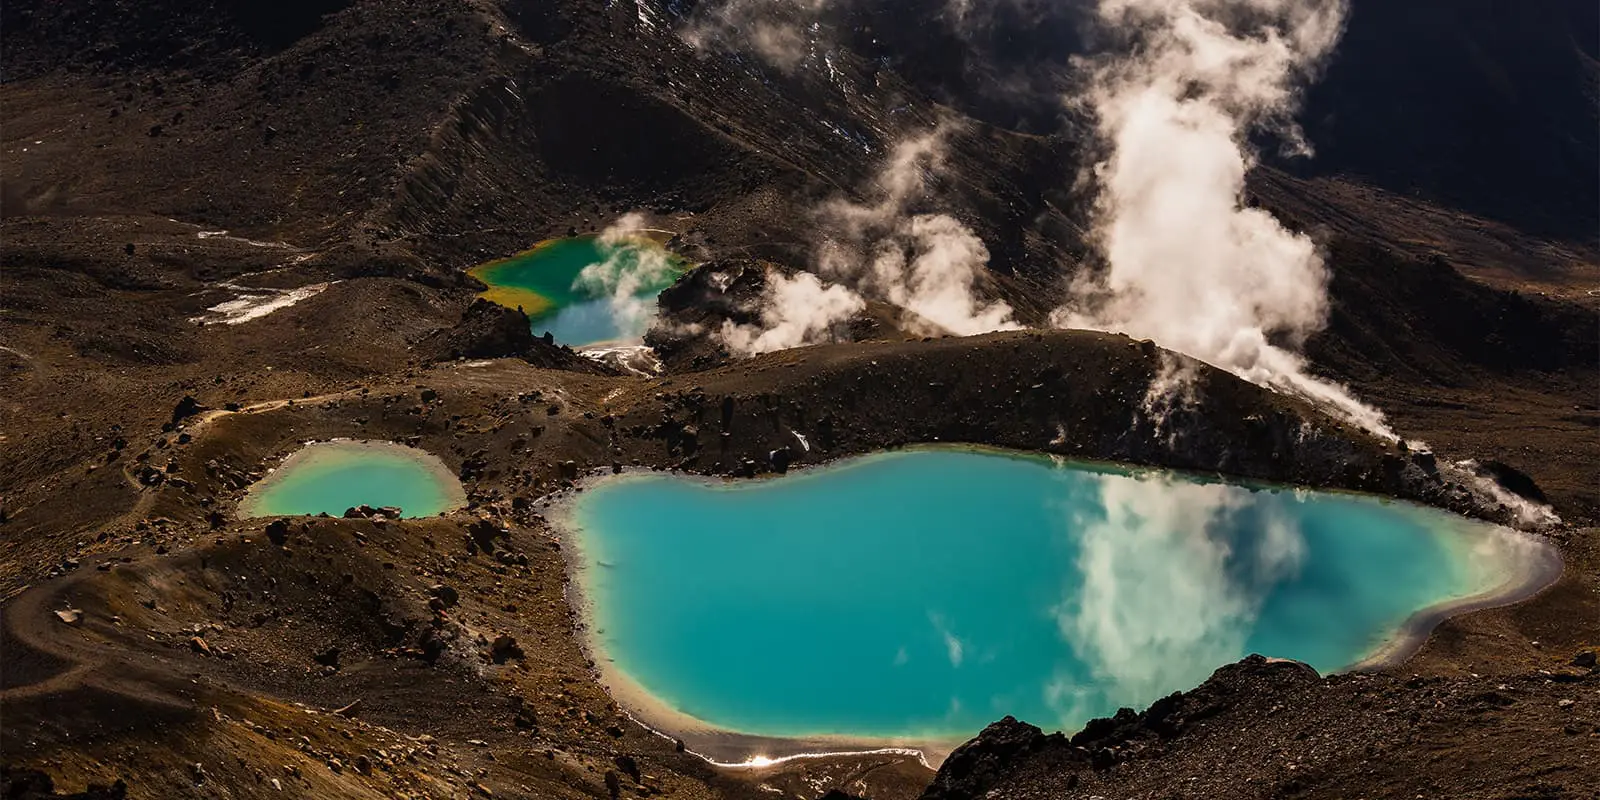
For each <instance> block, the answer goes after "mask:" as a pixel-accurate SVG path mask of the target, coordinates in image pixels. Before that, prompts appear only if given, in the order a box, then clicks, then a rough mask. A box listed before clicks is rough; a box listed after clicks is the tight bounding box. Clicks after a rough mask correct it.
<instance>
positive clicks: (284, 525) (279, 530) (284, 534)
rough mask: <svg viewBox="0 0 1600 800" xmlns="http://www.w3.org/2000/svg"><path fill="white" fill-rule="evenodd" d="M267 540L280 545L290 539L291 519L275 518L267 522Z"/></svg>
mask: <svg viewBox="0 0 1600 800" xmlns="http://www.w3.org/2000/svg"><path fill="white" fill-rule="evenodd" d="M266 534H267V540H268V541H270V542H272V543H273V544H275V545H278V546H279V547H282V546H283V543H284V542H287V541H288V540H289V520H286V519H275V520H273V521H271V522H269V523H267V529H266Z"/></svg>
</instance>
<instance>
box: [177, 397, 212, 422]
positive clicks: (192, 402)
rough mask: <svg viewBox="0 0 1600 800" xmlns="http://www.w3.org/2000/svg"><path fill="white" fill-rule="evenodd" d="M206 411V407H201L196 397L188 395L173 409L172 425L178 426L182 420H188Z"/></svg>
mask: <svg viewBox="0 0 1600 800" xmlns="http://www.w3.org/2000/svg"><path fill="white" fill-rule="evenodd" d="M205 410H206V407H205V406H203V405H200V401H198V400H196V399H194V395H190V394H186V395H184V396H183V399H182V400H179V401H178V404H177V405H176V406H173V408H172V424H173V425H176V424H178V422H179V421H180V420H184V419H188V418H189V417H192V416H194V415H196V414H198V413H200V412H202V411H205Z"/></svg>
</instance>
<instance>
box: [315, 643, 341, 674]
mask: <svg viewBox="0 0 1600 800" xmlns="http://www.w3.org/2000/svg"><path fill="white" fill-rule="evenodd" d="M311 660H312V661H315V662H317V663H318V664H321V665H322V666H324V667H332V668H334V669H338V668H339V648H338V647H337V646H332V647H329V648H328V649H326V650H323V651H322V652H320V653H316V654H314V655H312V656H311Z"/></svg>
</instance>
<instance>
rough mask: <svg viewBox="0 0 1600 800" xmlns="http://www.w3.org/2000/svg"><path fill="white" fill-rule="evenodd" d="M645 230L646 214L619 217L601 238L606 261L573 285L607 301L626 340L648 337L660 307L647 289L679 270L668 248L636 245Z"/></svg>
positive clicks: (587, 270)
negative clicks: (647, 292) (645, 335)
mask: <svg viewBox="0 0 1600 800" xmlns="http://www.w3.org/2000/svg"><path fill="white" fill-rule="evenodd" d="M645 230H646V228H645V218H644V215H642V214H637V213H635V214H625V215H623V216H621V217H619V218H617V221H615V222H613V223H611V224H610V225H608V226H606V228H605V230H603V231H601V232H600V235H599V237H598V241H599V245H600V252H602V253H604V254H605V260H604V261H600V262H597V263H594V264H590V265H588V266H586V267H584V268H583V271H581V272H579V273H578V277H577V278H576V279H575V280H574V281H573V283H572V286H573V288H574V289H580V290H583V291H586V292H588V293H590V294H591V295H595V296H598V297H604V298H606V300H607V311H608V313H610V315H611V318H612V321H613V322H614V323H615V324H616V329H617V330H618V331H619V332H620V333H621V336H620V338H622V339H637V338H639V337H641V336H643V335H644V332H645V331H646V330H647V329H648V328H649V327H650V322H651V320H653V319H654V318H655V313H656V306H655V298H653V297H650V296H648V294H645V293H644V291H643V290H644V289H646V288H647V287H650V286H663V285H666V284H667V283H670V282H671V279H672V277H673V276H674V275H675V274H676V271H677V270H676V267H675V266H674V265H673V263H672V259H671V256H670V255H669V254H668V253H667V251H666V250H665V249H664V248H660V247H640V246H636V245H638V244H639V240H640V237H641V236H642V235H643V233H644V231H645ZM642 294H643V295H644V296H641V295H642Z"/></svg>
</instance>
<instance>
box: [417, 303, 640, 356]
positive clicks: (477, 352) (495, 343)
mask: <svg viewBox="0 0 1600 800" xmlns="http://www.w3.org/2000/svg"><path fill="white" fill-rule="evenodd" d="M419 349H420V350H422V351H423V352H424V353H426V354H427V356H428V357H429V358H430V359H431V360H434V361H454V360H456V359H458V358H520V359H522V360H524V361H527V362H528V363H530V364H533V365H534V366H537V367H545V368H547V369H565V370H571V371H574V372H588V373H593V374H601V375H603V374H608V373H609V372H610V370H609V369H608V368H607V367H605V366H604V365H602V364H600V363H599V362H597V361H594V360H592V359H588V358H584V357H583V356H580V355H578V354H577V353H575V352H573V351H572V349H571V348H569V347H565V346H561V345H557V344H556V343H555V342H554V341H553V340H551V339H550V338H549V337H548V336H545V337H542V338H541V337H537V336H534V335H533V329H532V327H531V326H530V325H529V323H528V315H527V314H524V313H523V312H522V311H520V310H518V309H515V308H506V307H505V306H501V305H496V304H494V303H491V302H489V301H487V300H483V299H481V298H480V299H477V300H473V301H472V305H469V306H467V309H466V311H464V312H462V314H461V321H460V322H458V323H456V324H455V326H454V327H451V328H446V329H444V330H440V331H435V332H434V333H433V334H430V335H429V336H428V337H427V338H426V339H424V340H423V342H422V343H421V345H420V346H419Z"/></svg>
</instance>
